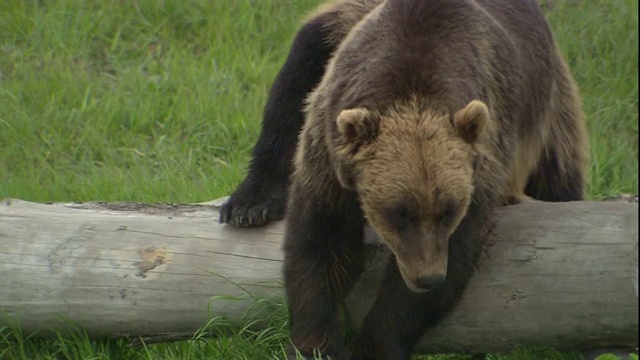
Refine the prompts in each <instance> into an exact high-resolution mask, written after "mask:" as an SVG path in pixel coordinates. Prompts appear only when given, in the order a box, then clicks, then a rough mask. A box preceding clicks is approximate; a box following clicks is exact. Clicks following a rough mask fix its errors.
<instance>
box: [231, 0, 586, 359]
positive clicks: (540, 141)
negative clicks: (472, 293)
mask: <svg viewBox="0 0 640 360" xmlns="http://www.w3.org/2000/svg"><path fill="white" fill-rule="evenodd" d="M588 151H589V150H588V134H587V127H586V119H585V115H584V113H583V110H582V100H581V97H580V94H579V90H578V87H577V84H576V82H575V80H574V78H573V76H572V75H571V72H570V70H569V68H568V65H567V63H566V61H565V60H564V57H563V55H562V54H561V52H560V50H559V49H558V47H557V44H556V42H555V40H554V38H553V35H552V33H551V30H550V27H549V25H548V23H547V21H546V19H545V18H544V15H543V13H542V11H541V9H540V7H539V5H538V4H537V3H535V2H532V1H529V0H515V1H514V0H338V1H329V2H327V3H325V4H324V5H321V6H320V8H319V9H318V10H316V11H315V12H313V13H312V14H311V15H310V17H309V18H308V19H307V20H306V21H305V23H304V25H303V26H302V27H301V29H300V30H299V31H298V33H297V34H296V37H295V39H294V41H293V43H292V45H291V48H290V51H289V54H288V56H287V59H286V60H285V63H284V65H283V67H282V68H281V70H280V72H279V73H278V75H277V77H276V79H275V81H274V84H273V86H272V88H271V90H270V93H269V97H268V100H267V104H266V106H265V111H264V115H263V123H262V132H261V134H260V137H259V139H258V142H257V143H256V146H255V147H254V150H253V154H252V161H251V164H250V167H249V172H248V174H247V176H246V178H245V180H244V181H243V183H242V184H241V185H240V186H239V187H238V189H237V190H236V191H235V192H234V193H233V195H232V196H231V197H230V199H229V201H228V202H227V203H226V204H225V205H224V206H223V207H222V208H221V212H220V219H219V221H220V222H222V223H227V224H230V225H233V226H260V225H264V224H266V223H269V222H271V221H274V220H279V219H282V218H283V217H284V215H285V213H286V224H285V236H284V243H283V250H284V265H283V273H284V285H285V296H286V301H287V304H288V311H289V326H290V330H291V346H290V348H289V350H288V356H289V357H290V358H295V354H296V353H299V354H301V355H302V356H303V357H306V358H313V356H314V355H317V354H321V355H322V356H323V357H324V358H330V359H349V358H352V359H409V358H410V356H411V354H412V351H413V347H414V345H415V344H416V343H417V341H418V340H419V339H420V338H421V337H422V336H423V335H424V334H425V332H426V331H427V330H428V329H429V328H430V327H432V326H433V325H435V324H436V323H437V322H438V321H439V320H440V319H441V318H442V317H443V316H444V315H446V314H447V313H448V311H449V310H450V309H451V308H452V307H453V306H455V304H456V302H457V301H458V300H459V299H460V297H461V296H462V294H463V292H464V289H465V287H466V285H467V283H468V281H469V279H470V278H471V276H472V275H473V273H474V271H475V269H476V267H477V264H478V260H479V258H480V254H481V252H482V249H483V246H484V244H485V241H486V240H487V238H488V236H489V234H490V232H491V228H492V225H493V223H494V212H495V209H496V208H497V207H499V206H502V205H505V204H512V203H518V202H521V201H529V200H531V199H533V200H539V201H551V202H560V201H578V200H582V199H583V198H584V190H585V183H586V175H587V168H588V160H589V159H588ZM366 225H369V226H371V228H373V230H374V231H375V232H376V234H377V235H378V237H379V239H380V241H381V242H382V243H383V244H385V245H386V246H387V247H388V248H389V249H390V251H391V255H390V258H389V261H388V264H387V267H386V269H385V273H384V277H383V279H382V281H381V286H380V288H379V290H378V294H377V297H376V299H375V301H374V304H373V306H372V308H371V310H370V311H369V313H368V314H367V316H366V317H365V319H364V322H363V325H362V326H361V328H360V329H359V331H358V333H357V335H356V336H355V339H354V340H353V341H352V343H351V344H348V345H347V344H345V342H344V339H343V335H342V331H341V329H340V325H339V321H338V312H339V310H340V306H341V304H342V303H343V301H344V300H345V298H346V296H347V295H348V294H349V291H350V289H351V288H352V287H353V285H354V284H355V282H356V281H357V280H358V278H359V275H360V273H361V272H362V270H363V268H364V261H365V253H364V243H363V237H364V227H365V226H366ZM478 300H479V301H482V299H478Z"/></svg>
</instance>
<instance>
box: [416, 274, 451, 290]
mask: <svg viewBox="0 0 640 360" xmlns="http://www.w3.org/2000/svg"><path fill="white" fill-rule="evenodd" d="M446 278H447V274H435V275H426V276H420V277H418V279H417V281H416V285H417V286H418V287H419V288H420V289H422V290H436V289H438V288H439V287H441V286H442V285H443V284H444V281H445V280H446Z"/></svg>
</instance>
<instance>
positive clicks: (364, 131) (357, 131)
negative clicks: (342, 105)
mask: <svg viewBox="0 0 640 360" xmlns="http://www.w3.org/2000/svg"><path fill="white" fill-rule="evenodd" d="M336 124H337V125H338V132H339V133H340V137H341V140H342V141H341V142H342V145H343V146H344V147H345V150H347V152H348V153H350V155H354V154H355V153H356V152H357V151H358V150H359V149H360V147H361V146H362V145H365V144H367V143H369V142H371V141H373V140H374V139H375V137H376V135H377V129H378V126H377V125H378V124H377V122H376V121H375V120H374V115H373V114H372V113H371V112H370V111H369V110H367V109H365V108H355V109H348V110H342V111H341V112H340V114H339V115H338V118H337V120H336Z"/></svg>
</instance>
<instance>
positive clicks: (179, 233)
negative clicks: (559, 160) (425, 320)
mask: <svg viewBox="0 0 640 360" xmlns="http://www.w3.org/2000/svg"><path fill="white" fill-rule="evenodd" d="M217 217H218V212H217V207H216V206H211V204H194V205H171V204H160V205H143V204H136V203H125V204H105V203H90V204H49V205H45V204H36V203H29V202H24V201H19V200H5V202H4V203H3V204H2V205H0V307H1V311H2V312H3V313H4V316H0V326H2V325H6V324H7V323H13V322H16V321H17V322H18V324H19V326H20V327H21V328H22V329H23V331H24V332H25V333H31V332H34V331H42V330H46V329H54V330H56V329H61V328H62V327H63V326H64V324H62V323H61V322H60V320H61V319H66V320H68V321H71V322H73V323H75V324H77V325H79V326H81V327H83V328H84V329H86V331H87V333H88V334H89V335H90V336H94V337H103V336H109V337H112V336H120V335H128V336H151V337H153V336H166V334H173V335H169V336H170V337H174V335H175V334H189V333H192V332H194V331H195V330H197V329H198V328H199V327H201V326H202V325H204V324H205V323H206V321H207V320H208V319H209V318H210V317H211V316H225V317H227V318H229V319H231V320H236V321H239V320H240V319H241V318H242V314H243V313H244V312H245V311H246V309H247V308H248V306H249V305H250V304H251V303H252V301H253V300H252V299H251V297H247V296H245V297H244V298H243V299H241V300H237V299H236V300H234V299H229V298H228V297H233V296H243V295H246V293H245V291H246V292H249V293H250V294H251V296H253V297H257V298H262V297H271V296H275V297H276V298H278V299H282V287H281V265H282V251H281V240H282V233H283V224H282V223H281V222H279V223H275V224H272V225H270V226H267V227H264V228H254V229H236V228H232V227H230V226H222V225H218V223H217V221H216V220H217ZM367 242H368V244H369V245H368V248H369V250H371V253H370V256H369V260H368V263H367V269H366V270H365V273H364V274H363V276H362V279H361V280H360V282H359V283H358V285H357V286H356V288H355V289H354V291H353V292H352V294H351V296H350V298H349V300H348V302H347V306H348V309H349V314H350V316H351V318H352V319H353V320H354V321H355V324H356V325H359V324H360V323H361V321H362V319H363V317H364V315H365V314H366V312H367V310H368V308H369V307H370V305H371V303H372V301H373V298H374V295H375V292H376V289H377V287H378V286H379V279H380V276H381V270H382V269H383V267H384V264H385V263H386V259H387V255H388V252H387V250H386V249H385V248H384V247H383V246H381V245H380V244H379V243H377V241H376V239H375V235H373V234H372V232H371V231H369V232H368V238H367ZM637 284H638V204H630V203H623V202H573V203H553V204H552V203H527V204H521V205H516V206H509V207H505V208H501V209H500V210H499V211H498V223H497V225H496V228H495V230H494V236H493V237H492V238H491V239H490V241H489V243H488V246H487V250H486V255H485V256H483V258H482V259H481V262H480V265H479V270H478V272H477V274H476V275H475V276H474V278H473V279H472V280H471V283H470V284H469V287H468V288H467V291H466V292H465V295H464V296H463V299H462V300H461V301H460V303H459V305H458V306H456V308H455V309H454V311H453V312H451V313H450V314H449V315H448V316H447V317H446V318H445V319H444V320H443V321H442V322H441V323H440V324H439V325H438V326H437V327H435V328H433V329H432V330H430V331H429V332H428V333H427V335H426V336H425V337H424V338H423V340H422V341H421V342H420V344H419V345H418V347H417V349H416V350H417V351H418V352H421V353H433V352H495V351H505V350H508V349H511V348H513V347H514V346H517V345H534V346H545V347H554V348H572V349H576V348H593V347H607V346H637V341H638V288H637ZM214 296H218V297H220V298H216V299H215V300H211V298H212V297H214ZM210 300H211V301H210ZM42 333H43V334H44V332H42ZM163 334H164V335H163Z"/></svg>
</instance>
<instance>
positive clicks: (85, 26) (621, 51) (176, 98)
mask: <svg viewBox="0 0 640 360" xmlns="http://www.w3.org/2000/svg"><path fill="white" fill-rule="evenodd" d="M319 2H320V0H260V1H254V0H189V1H163V0H156V1H150V0H138V1H115V0H111V1H79V0H50V1H36V0H2V1H0V109H1V111H0V198H6V197H13V198H21V199H25V200H31V201H40V202H46V201H71V200H73V201H88V200H104V201H116V200H135V201H149V202H156V201H159V202H165V201H166V202H199V201H207V200H211V199H214V198H218V197H220V196H223V195H227V194H229V192H230V191H232V190H233V188H234V186H235V185H237V184H238V182H239V181H240V180H241V178H242V176H243V173H244V171H245V168H246V165H247V161H248V155H249V151H250V149H251V146H252V145H253V143H254V141H255V140H256V138H257V136H258V133H259V124H260V118H261V112H262V106H263V104H264V103H265V99H266V93H267V90H268V87H269V86H270V84H271V81H272V80H273V78H274V76H275V74H276V72H277V70H278V69H279V67H280V66H281V64H282V62H283V60H284V58H285V56H286V52H287V50H288V46H289V43H290V40H291V39H292V36H293V34H294V32H295V30H296V28H297V26H298V24H299V23H298V22H299V19H300V17H301V16H302V15H303V14H304V13H305V12H306V11H308V10H309V9H311V8H312V7H313V6H315V5H316V4H318V3H319ZM553 3H554V6H553V7H552V8H549V9H548V10H547V14H548V18H549V20H550V21H551V24H552V27H553V30H554V32H555V34H556V37H557V40H558V42H559V44H560V47H561V48H562V49H563V51H564V52H565V54H566V56H567V59H568V61H569V64H570V66H571V68H572V70H573V73H574V75H575V77H576V79H577V81H578V83H579V85H580V88H581V91H582V94H583V97H584V104H585V109H586V112H587V114H588V117H589V129H590V132H591V156H592V163H591V164H592V165H591V172H590V178H589V188H588V189H589V196H590V197H591V198H600V197H603V196H606V195H613V194H618V193H621V192H632V193H637V190H638V175H637V174H638V2H637V1H636V0H619V1H608V0H589V1H563V0H556V1H553ZM274 314H275V315H273V319H272V326H271V327H270V328H268V329H267V330H265V331H262V332H257V333H256V332H251V331H249V330H247V329H242V328H240V329H239V328H236V327H233V326H230V325H228V324H219V323H218V322H216V324H217V325H218V326H214V327H211V328H210V330H209V331H213V332H215V333H216V334H218V335H221V336H219V337H218V338H217V339H216V340H210V339H209V340H203V339H201V338H198V340H194V341H190V342H181V343H177V344H157V345H150V346H147V347H139V348H135V347H130V346H128V345H127V343H126V342H124V341H99V342H93V341H89V340H88V339H87V338H86V337H85V336H83V335H82V334H81V333H79V332H70V333H68V334H61V335H60V338H59V339H57V340H49V341H42V340H37V339H30V338H26V337H24V336H22V335H21V334H20V332H19V330H16V329H9V328H4V329H1V330H0V358H2V359H54V358H55V359H205V358H206V359H233V358H246V359H261V358H270V357H273V356H277V354H279V353H280V351H281V350H280V349H281V344H282V343H283V342H284V341H285V340H286V338H287V332H286V327H285V317H284V315H283V314H284V312H283V311H282V310H281V309H280V310H279V311H275V312H274ZM216 321H217V320H216ZM541 331H543V330H541ZM203 333H205V332H203ZM490 357H491V358H492V359H538V358H549V359H561V360H565V359H574V358H578V355H576V354H567V353H558V352H555V351H552V350H521V351H518V352H516V353H514V354H510V355H504V356H503V355H491V356H490Z"/></svg>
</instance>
